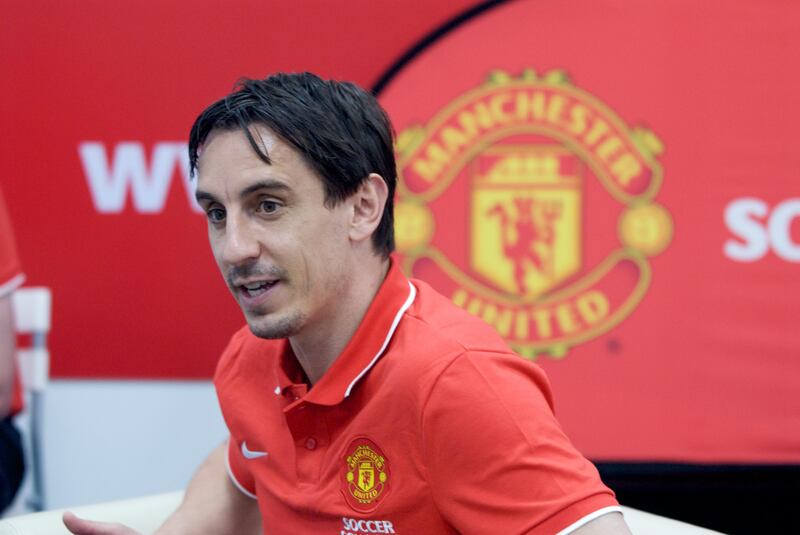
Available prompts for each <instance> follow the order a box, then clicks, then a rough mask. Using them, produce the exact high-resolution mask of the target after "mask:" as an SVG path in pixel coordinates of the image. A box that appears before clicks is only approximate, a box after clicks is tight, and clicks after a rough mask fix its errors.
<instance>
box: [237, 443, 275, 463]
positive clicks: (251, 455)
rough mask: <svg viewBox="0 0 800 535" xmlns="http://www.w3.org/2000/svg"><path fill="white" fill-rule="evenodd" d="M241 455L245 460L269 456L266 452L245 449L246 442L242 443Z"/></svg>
mask: <svg viewBox="0 0 800 535" xmlns="http://www.w3.org/2000/svg"><path fill="white" fill-rule="evenodd" d="M242 455H244V457H245V459H258V458H259V457H264V456H266V455H269V454H268V453H267V452H266V451H252V450H250V449H248V448H247V442H244V441H243V442H242Z"/></svg>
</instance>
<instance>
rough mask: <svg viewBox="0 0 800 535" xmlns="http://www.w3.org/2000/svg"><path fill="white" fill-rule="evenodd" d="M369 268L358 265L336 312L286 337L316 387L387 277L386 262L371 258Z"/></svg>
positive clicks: (381, 259)
mask: <svg viewBox="0 0 800 535" xmlns="http://www.w3.org/2000/svg"><path fill="white" fill-rule="evenodd" d="M367 262H368V263H369V266H365V265H364V263H360V264H359V265H358V266H356V267H355V268H354V271H353V273H355V272H357V273H358V274H359V275H358V277H355V278H353V279H352V280H351V284H349V285H348V286H347V287H346V289H345V291H344V293H343V294H342V296H341V299H340V300H339V301H338V302H337V303H335V309H334V310H329V311H328V314H326V315H325V317H323V318H321V319H320V321H319V322H317V323H315V324H314V325H313V326H309V327H310V328H306V329H304V330H303V332H302V333H299V334H297V335H295V336H291V337H289V343H290V344H291V346H292V351H293V352H294V355H295V358H296V359H297V362H298V363H299V364H300V366H301V367H302V368H303V371H304V372H305V374H306V376H307V377H308V379H309V381H311V384H312V385H313V384H316V383H317V382H318V381H319V380H320V379H321V378H322V376H323V375H325V372H327V371H328V369H329V368H330V367H331V366H332V365H333V363H334V362H335V361H336V359H337V358H338V357H339V355H340V354H341V353H342V351H344V348H345V347H346V346H347V343H348V342H349V341H350V339H351V338H352V337H353V335H354V334H355V332H356V330H357V329H358V326H359V325H361V321H362V320H363V319H364V316H365V315H366V313H367V309H368V308H369V306H370V304H372V300H373V299H374V298H375V295H376V294H377V293H378V290H379V289H380V287H381V284H383V280H384V279H385V278H386V274H387V272H388V271H389V260H387V259H385V258H383V257H376V256H374V255H372V258H370V259H369V260H368V261H367Z"/></svg>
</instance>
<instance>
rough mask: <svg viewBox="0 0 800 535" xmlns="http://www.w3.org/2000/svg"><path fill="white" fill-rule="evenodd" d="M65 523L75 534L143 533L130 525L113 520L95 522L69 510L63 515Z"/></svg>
mask: <svg viewBox="0 0 800 535" xmlns="http://www.w3.org/2000/svg"><path fill="white" fill-rule="evenodd" d="M62 519H63V520H64V525H65V526H67V529H68V530H70V531H71V532H72V533H74V534H75V535H141V533H139V532H138V531H135V530H132V529H131V528H129V527H128V526H123V525H122V524H116V523H113V522H95V521H92V520H84V519H83V518H78V517H77V516H75V515H74V514H73V513H70V512H69V511H67V512H66V513H64V516H63V517H62Z"/></svg>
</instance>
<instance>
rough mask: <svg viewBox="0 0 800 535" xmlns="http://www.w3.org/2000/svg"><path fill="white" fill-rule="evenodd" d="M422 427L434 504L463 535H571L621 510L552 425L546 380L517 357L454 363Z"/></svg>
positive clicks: (470, 357)
mask: <svg viewBox="0 0 800 535" xmlns="http://www.w3.org/2000/svg"><path fill="white" fill-rule="evenodd" d="M422 427H423V449H424V455H425V464H426V467H427V470H428V472H429V478H430V480H431V484H432V488H433V493H434V499H435V500H436V503H437V506H438V508H439V510H440V511H441V512H442V514H443V516H444V517H445V518H446V519H447V521H448V522H450V523H451V524H452V525H453V527H455V529H456V530H458V531H459V532H460V533H462V534H464V535H469V534H473V533H474V534H478V533H486V531H487V529H490V530H491V531H492V532H494V533H504V534H509V535H512V534H551V535H552V534H553V533H558V532H562V530H565V531H563V532H564V533H568V532H569V531H570V530H571V528H572V527H573V526H575V527H577V526H579V525H580V524H581V521H582V519H585V518H587V517H589V518H590V517H591V515H592V514H593V513H594V514H595V515H596V514H598V513H599V512H601V511H602V510H604V509H606V508H609V507H615V506H618V503H617V501H616V499H615V498H614V493H613V492H612V491H611V490H609V489H608V488H607V487H606V486H605V485H604V484H603V483H602V481H601V480H600V477H599V474H598V472H597V469H596V468H595V467H594V465H592V463H590V462H589V461H588V460H587V459H586V458H584V457H583V456H582V455H581V454H580V453H579V452H578V451H577V450H576V449H575V447H574V446H573V445H572V444H571V443H570V441H569V439H568V438H567V437H566V435H565V434H564V432H563V431H562V429H561V427H560V425H559V424H558V422H557V421H556V419H555V416H554V414H553V410H552V400H551V395H550V387H549V384H548V382H547V379H546V377H545V375H544V373H543V372H542V371H541V369H540V368H539V367H538V366H536V365H534V364H532V363H529V362H527V361H524V360H522V359H520V358H519V357H517V356H515V355H504V354H476V353H465V354H463V355H462V356H460V357H459V358H457V359H456V360H455V361H454V362H453V363H452V364H451V365H450V366H449V367H448V368H447V369H446V370H445V371H444V372H443V373H442V374H441V376H440V377H439V378H438V380H437V382H436V385H435V386H434V388H433V390H432V392H431V395H430V397H429V399H428V401H427V403H426V406H425V409H424V412H423V422H422ZM608 510H609V511H610V510H613V509H608Z"/></svg>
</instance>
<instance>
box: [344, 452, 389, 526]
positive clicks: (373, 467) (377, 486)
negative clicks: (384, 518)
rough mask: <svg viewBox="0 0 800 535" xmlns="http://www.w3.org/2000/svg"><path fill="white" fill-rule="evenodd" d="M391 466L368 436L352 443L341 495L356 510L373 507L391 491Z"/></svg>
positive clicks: (347, 457) (345, 467) (365, 509)
mask: <svg viewBox="0 0 800 535" xmlns="http://www.w3.org/2000/svg"><path fill="white" fill-rule="evenodd" d="M389 478H390V474H389V465H388V461H387V459H386V456H385V455H384V454H383V452H382V451H381V449H380V448H379V447H378V446H377V445H376V444H375V443H374V442H372V441H371V440H369V439H368V438H365V437H361V438H357V439H355V440H354V441H352V442H351V443H350V446H348V448H347V450H346V454H345V457H344V470H343V476H342V494H343V495H344V497H345V499H346V500H347V503H348V504H349V505H350V507H352V508H353V509H354V510H356V511H360V512H367V511H372V510H374V509H375V508H376V507H377V506H378V504H379V503H380V502H381V501H382V500H383V499H384V498H385V497H386V495H387V494H388V491H389Z"/></svg>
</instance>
